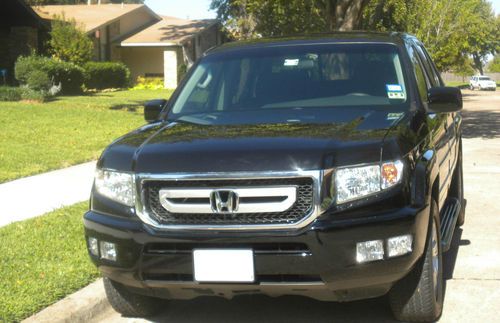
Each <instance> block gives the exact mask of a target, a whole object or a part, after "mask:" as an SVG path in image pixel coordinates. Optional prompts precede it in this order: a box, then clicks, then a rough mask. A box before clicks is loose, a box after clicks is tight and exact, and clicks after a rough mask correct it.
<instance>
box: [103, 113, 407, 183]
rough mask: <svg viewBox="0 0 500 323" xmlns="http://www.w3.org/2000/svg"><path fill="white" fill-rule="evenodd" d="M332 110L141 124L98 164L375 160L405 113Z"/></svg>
mask: <svg viewBox="0 0 500 323" xmlns="http://www.w3.org/2000/svg"><path fill="white" fill-rule="evenodd" d="M344 112H345V113H337V114H338V116H337V118H336V121H335V122H321V121H314V122H287V123H282V122H278V123H270V124H239V125H229V124H212V125H207V124H205V125H203V124H194V123H186V122H170V123H161V124H154V125H149V126H145V127H143V128H141V129H138V130H137V131H135V132H133V133H130V134H129V135H126V136H124V137H122V138H120V139H119V140H117V141H116V142H115V143H113V144H112V145H110V146H109V147H108V148H107V150H106V151H105V152H104V153H103V156H102V158H101V160H100V161H99V166H100V167H104V168H110V169H118V170H122V171H134V172H137V173H175V172H188V173H192V172H195V173H198V172H202V173H206V172H242V171H248V172H250V171H296V170H317V169H327V168H331V167H336V166H344V165H352V164H360V163H368V162H376V161H379V160H380V156H381V147H382V143H383V141H384V138H385V136H386V134H387V133H388V130H389V129H390V128H391V127H392V126H393V125H394V124H395V123H397V122H398V120H400V119H401V118H402V116H403V115H404V113H403V112H397V111H392V112H388V111H387V110H385V111H383V110H381V111H375V110H369V111H367V110H362V109H359V110H355V109H350V110H346V111H344Z"/></svg>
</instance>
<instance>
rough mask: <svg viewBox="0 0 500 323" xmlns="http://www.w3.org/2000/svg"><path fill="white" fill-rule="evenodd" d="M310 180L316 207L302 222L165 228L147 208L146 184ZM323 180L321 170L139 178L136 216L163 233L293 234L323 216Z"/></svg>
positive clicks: (184, 174)
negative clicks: (320, 215)
mask: <svg viewBox="0 0 500 323" xmlns="http://www.w3.org/2000/svg"><path fill="white" fill-rule="evenodd" d="M301 177H309V178H311V179H312V180H313V207H312V209H311V212H309V214H307V215H305V216H304V217H303V218H302V219H301V220H300V221H298V222H296V223H291V224H251V225H164V224H160V223H158V222H156V221H155V220H154V219H153V218H152V217H151V216H150V215H149V214H148V211H147V209H146V207H145V205H144V201H145V192H144V190H143V183H144V182H146V181H161V180H165V181H167V180H170V181H190V180H191V181H198V180H238V179H272V178H276V179H280V178H284V179H287V178H301ZM322 178H323V171H322V170H314V171H289V172H228V173H199V174H197V173H170V174H149V173H139V174H136V178H135V179H136V180H135V183H136V192H137V194H136V207H135V209H136V213H137V216H138V217H139V218H140V219H141V220H142V221H143V222H144V223H146V224H149V225H151V226H152V227H154V228H156V229H160V230H223V231H228V230H229V231H231V230H233V231H240V230H286V229H288V230H290V229H300V228H303V227H305V226H307V225H309V224H310V223H311V222H313V221H314V220H315V219H316V218H317V217H318V215H319V214H320V196H321V195H320V187H321V181H322Z"/></svg>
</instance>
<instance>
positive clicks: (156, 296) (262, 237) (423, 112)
mask: <svg viewBox="0 0 500 323" xmlns="http://www.w3.org/2000/svg"><path fill="white" fill-rule="evenodd" d="M461 108H462V97H461V93H460V90H458V89H457V88H450V87H445V86H444V83H443V81H442V79H441V77H440V75H439V73H438V71H437V69H436V67H435V66H434V64H433V62H432V60H431V58H430V57H429V54H428V53H427V51H426V50H425V48H424V47H423V45H422V43H421V42H419V41H418V40H417V39H416V38H415V37H413V36H410V35H406V34H400V33H361V32H360V33H334V34H329V35H317V36H307V37H294V38H276V39H259V40H256V41H247V42H236V43H229V44H225V45H223V46H221V47H218V48H215V49H212V50H210V51H208V52H207V53H206V54H205V56H204V57H203V58H202V59H200V60H199V61H198V62H197V63H196V64H195V65H194V66H193V67H192V68H191V69H190V71H189V73H188V75H187V77H186V78H185V79H184V80H183V81H182V84H181V85H180V86H179V87H178V89H177V90H176V91H175V92H174V94H173V95H172V97H171V99H170V100H169V101H168V102H167V101H166V100H154V101H151V102H149V103H147V104H146V106H145V118H146V120H147V121H148V124H147V125H145V126H143V127H141V128H139V129H137V130H135V131H133V132H131V133H129V134H127V135H125V136H123V137H121V138H119V139H118V140H116V141H115V142H113V143H112V144H111V145H110V146H109V147H108V148H107V149H106V150H105V151H104V153H103V154H102V156H101V158H100V159H99V161H98V164H97V170H96V176H95V182H94V186H93V190H92V195H91V201H90V210H89V211H88V212H87V213H86V214H85V216H84V224H85V237H86V240H87V247H88V251H89V254H90V257H91V258H92V260H93V262H94V263H95V264H96V265H97V266H98V267H99V269H100V271H101V272H102V275H103V276H104V286H105V289H106V292H107V296H108V299H109V301H110V303H111V305H112V306H113V307H114V308H115V309H116V310H117V311H118V312H120V313H122V314H123V315H125V316H148V315H152V314H154V313H155V312H156V311H158V310H161V309H162V306H161V304H162V303H161V302H162V300H161V299H191V298H195V297H198V296H218V297H225V298H232V297H234V296H237V295H242V294H255V293H257V294H265V295H269V296H280V295H302V296H308V297H312V298H315V299H319V300H328V301H350V300H357V299H365V298H372V297H378V296H382V295H385V294H388V299H389V302H390V305H391V308H392V310H393V312H394V315H395V317H396V318H397V319H399V320H405V321H433V320H435V319H437V318H439V316H440V315H441V312H442V306H443V264H442V254H443V253H444V252H446V251H447V250H448V249H449V248H450V243H451V240H452V235H453V232H454V229H455V226H456V225H462V224H463V223H464V208H465V204H464V202H465V200H464V197H463V180H462V145H461V122H462V119H461V116H460V113H459V111H460V109H461Z"/></svg>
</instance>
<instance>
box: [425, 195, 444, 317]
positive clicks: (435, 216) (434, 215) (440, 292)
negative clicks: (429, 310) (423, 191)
mask: <svg viewBox="0 0 500 323" xmlns="http://www.w3.org/2000/svg"><path fill="white" fill-rule="evenodd" d="M432 208H433V209H432V210H431V221H432V222H431V225H432V224H434V225H435V228H436V235H437V246H438V263H439V271H438V276H437V284H438V288H437V290H436V295H435V300H436V303H435V306H436V313H441V311H442V309H443V301H444V279H443V276H444V275H443V250H442V245H441V235H440V231H441V230H440V229H441V227H440V219H439V212H438V211H437V210H436V209H437V204H436V203H435V202H433V206H432ZM427 244H428V246H427V249H426V256H427V255H430V257H431V259H430V260H431V261H430V264H431V266H430V268H429V269H430V270H431V274H432V226H429V238H428V241H427Z"/></svg>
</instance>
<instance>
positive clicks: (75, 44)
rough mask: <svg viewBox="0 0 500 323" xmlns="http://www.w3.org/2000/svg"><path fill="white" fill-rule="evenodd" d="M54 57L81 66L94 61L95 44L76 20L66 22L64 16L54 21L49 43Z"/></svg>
mask: <svg viewBox="0 0 500 323" xmlns="http://www.w3.org/2000/svg"><path fill="white" fill-rule="evenodd" d="M48 44H49V47H50V52H51V53H52V55H53V56H54V57H56V58H58V59H60V60H63V61H67V62H72V63H75V64H77V65H81V64H83V63H85V62H88V61H89V60H91V59H92V55H93V51H94V44H93V43H92V40H91V39H90V38H89V37H88V36H87V34H86V33H85V31H83V29H81V28H78V26H77V24H76V21H75V20H69V21H67V20H65V18H64V16H62V17H55V19H54V20H53V21H52V30H51V31H50V40H49V42H48Z"/></svg>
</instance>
